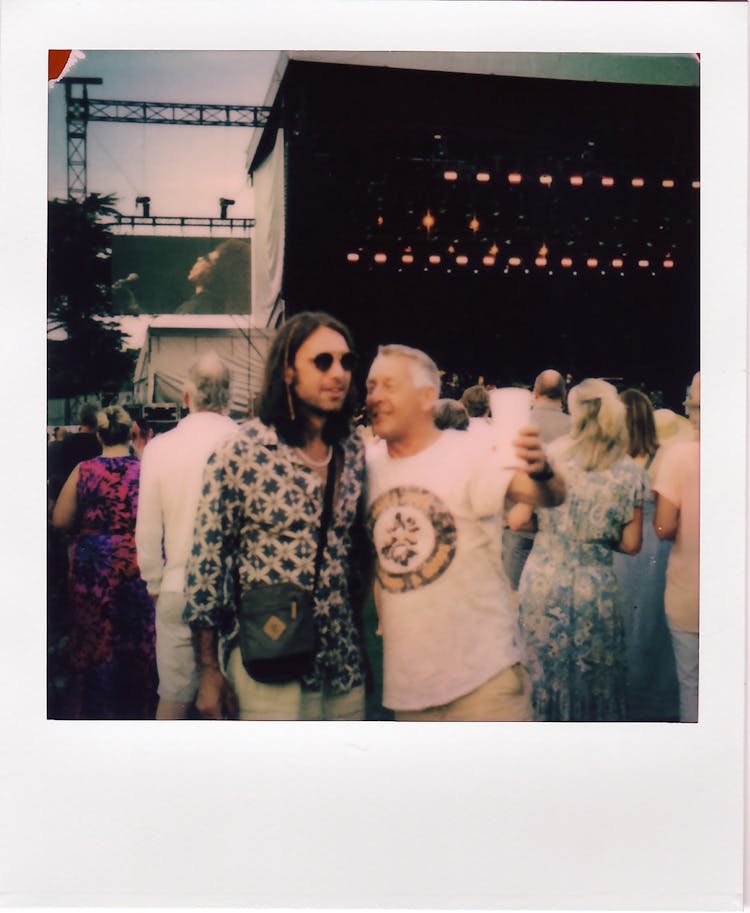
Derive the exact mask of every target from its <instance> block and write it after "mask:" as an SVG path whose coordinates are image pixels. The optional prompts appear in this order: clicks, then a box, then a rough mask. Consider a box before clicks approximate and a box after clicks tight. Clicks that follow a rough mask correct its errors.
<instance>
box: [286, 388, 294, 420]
mask: <svg viewBox="0 0 750 913" xmlns="http://www.w3.org/2000/svg"><path fill="white" fill-rule="evenodd" d="M286 402H287V406H288V407H289V418H290V419H291V420H292V421H295V420H296V416H295V414H294V403H293V402H292V385H291V384H286Z"/></svg>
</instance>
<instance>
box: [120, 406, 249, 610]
mask: <svg viewBox="0 0 750 913" xmlns="http://www.w3.org/2000/svg"><path fill="white" fill-rule="evenodd" d="M237 427H238V426H237V424H236V423H235V422H234V421H232V419H230V418H229V417H228V416H226V415H220V414H218V413H216V412H194V413H191V414H190V415H186V416H185V418H183V419H182V420H181V421H180V422H179V424H178V425H177V427H176V428H173V429H172V430H171V431H167V432H166V433H164V434H160V435H158V436H157V437H155V438H154V439H153V440H152V441H150V442H149V444H148V446H147V447H146V449H145V450H144V451H143V457H142V465H141V479H142V481H141V485H142V487H143V488H145V489H146V490H147V491H150V490H151V487H152V486H158V504H155V503H153V502H152V501H151V499H150V498H149V497H148V494H147V496H146V498H144V499H143V503H142V506H141V510H140V511H139V516H138V530H139V563H140V565H141V573H142V575H143V577H144V579H145V580H146V582H147V583H149V584H153V583H154V581H155V579H158V580H159V586H158V589H157V591H158V590H159V589H161V590H169V591H172V592H179V593H181V592H182V590H183V588H184V585H185V562H186V560H187V556H188V552H189V551H190V547H191V545H192V541H193V522H194V520H195V512H196V509H197V507H198V500H199V498H200V491H201V482H202V479H203V473H204V470H205V468H206V463H207V462H208V458H209V457H210V456H211V454H212V453H213V452H214V450H215V449H216V447H217V445H218V444H219V443H220V442H221V441H222V440H224V439H225V438H227V437H229V436H230V435H232V434H234V433H235V432H236V431H237ZM157 510H158V511H159V514H160V516H159V517H157V516H156V511H157ZM152 520H153V521H155V522H159V523H160V524H161V525H163V530H164V555H165V558H166V562H165V564H164V565H163V568H162V561H161V556H160V555H158V556H156V555H150V554H149V550H148V547H147V546H146V544H145V542H144V539H143V531H144V529H145V526H146V525H147V524H148V523H149V522H151V521H152ZM155 558H156V559H157V561H158V566H157V567H154V566H153V559H155ZM149 559H151V560H149ZM152 591H153V590H152Z"/></svg>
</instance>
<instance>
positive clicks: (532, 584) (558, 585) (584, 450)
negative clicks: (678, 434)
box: [519, 380, 649, 721]
mask: <svg viewBox="0 0 750 913" xmlns="http://www.w3.org/2000/svg"><path fill="white" fill-rule="evenodd" d="M569 406H570V413H571V417H572V420H573V424H572V428H571V432H570V434H569V435H568V436H566V437H564V438H560V439H558V440H557V441H555V442H554V443H553V444H552V445H550V448H549V453H548V456H549V458H550V460H551V461H552V462H553V463H554V464H555V466H556V468H557V469H558V470H559V471H561V472H562V473H563V475H564V476H565V481H566V486H567V496H566V499H565V501H564V503H563V504H561V505H560V506H559V507H554V508H544V509H537V517H538V522H539V532H538V533H537V535H536V538H535V540H534V547H533V549H532V551H531V554H530V556H529V559H528V561H527V562H526V566H525V567H524V571H523V574H522V576H521V582H520V585H519V604H520V615H521V629H522V633H523V637H524V640H525V644H526V649H527V663H528V668H529V671H530V673H531V677H532V682H533V686H534V690H533V698H532V700H533V705H534V714H535V718H536V719H538V720H557V721H569V720H570V721H616V720H623V719H625V715H626V705H625V700H626V690H625V689H626V674H627V669H626V652H625V636H624V627H623V620H622V617H621V614H620V609H619V600H618V592H617V580H616V578H615V575H614V572H613V569H612V553H613V551H615V550H616V551H620V552H623V553H625V554H628V555H633V554H636V553H637V552H638V550H639V549H640V547H641V542H642V536H643V524H642V505H643V500H644V496H645V495H646V493H647V491H648V490H649V484H648V477H647V475H646V473H645V472H644V471H643V469H641V468H640V467H639V466H637V465H636V464H635V462H634V461H633V460H632V459H631V458H630V457H629V456H628V455H627V452H626V449H627V443H628V437H627V430H626V426H625V406H624V405H623V403H622V402H620V400H619V399H618V396H617V391H616V390H615V388H614V387H613V386H611V384H608V383H606V382H605V381H601V380H585V381H583V383H581V384H579V385H578V386H577V387H575V388H574V389H573V390H571V392H570V396H569Z"/></svg>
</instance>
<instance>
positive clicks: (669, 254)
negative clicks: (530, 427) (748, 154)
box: [271, 61, 699, 408]
mask: <svg viewBox="0 0 750 913" xmlns="http://www.w3.org/2000/svg"><path fill="white" fill-rule="evenodd" d="M274 108H275V110H274V113H273V117H272V121H271V123H272V124H276V125H278V126H281V127H283V128H284V130H285V142H286V168H287V185H286V207H287V210H286V248H285V268H284V286H283V295H284V298H285V301H286V306H287V314H288V315H289V314H293V313H296V312H298V311H300V310H304V309H308V308H322V309H325V310H328V311H330V312H332V313H333V314H335V315H337V316H339V317H341V318H342V319H343V320H345V321H346V322H347V323H348V324H349V325H350V326H351V328H352V330H353V332H354V334H355V338H356V340H357V342H358V347H359V349H360V351H361V354H362V356H363V363H367V362H368V360H369V358H370V357H371V356H372V354H373V352H374V349H375V347H376V346H377V344H378V343H387V342H402V343H406V344H411V345H415V346H418V347H420V348H423V349H425V350H426V351H427V352H429V353H430V354H431V355H432V356H433V357H434V358H435V360H436V361H437V362H438V365H439V366H440V367H441V368H442V369H444V370H446V371H448V372H454V371H455V372H460V373H465V374H467V375H471V376H476V375H484V377H485V378H486V380H487V381H489V382H494V383H502V384H504V383H510V382H514V381H522V382H527V383H528V382H530V381H531V380H532V379H533V377H534V376H535V374H536V373H537V371H539V370H541V369H542V368H545V367H549V366H554V367H556V368H558V369H560V370H561V371H563V372H569V373H571V374H572V375H573V377H574V378H575V379H576V380H580V379H582V378H583V377H586V376H607V377H617V378H622V383H623V384H637V383H641V382H642V383H644V384H645V386H646V387H647V388H648V389H649V390H654V389H659V390H662V391H663V392H664V396H665V401H664V404H665V405H669V406H671V407H672V408H679V406H680V403H681V400H682V398H683V396H684V388H685V384H686V382H687V381H688V380H689V378H690V376H691V375H692V373H693V372H694V371H695V370H696V369H697V368H698V365H699V234H698V212H699V189H698V188H697V186H696V183H695V182H697V181H698V179H699V158H698V156H699V90H698V89H697V88H695V87H672V86H653V85H648V86H646V85H629V84H624V85H623V84H613V83H594V82H573V81H567V80H550V79H529V78H517V77H501V76H475V75H463V74H454V73H442V72H440V73H438V72H424V71H415V70H398V69H388V68H376V67H358V66H343V65H336V64H319V63H309V62H301V61H290V63H289V65H288V68H287V71H286V74H285V77H284V80H283V82H282V85H281V87H280V91H279V93H278V95H277V98H276V102H275V106H274ZM446 172H455V175H456V177H455V179H453V180H446V178H445V173H446ZM477 173H480V174H484V175H486V176H488V179H486V178H485V179H484V180H482V179H480V180H477ZM509 175H520V182H519V183H516V182H515V181H516V180H517V179H516V178H511V179H510V180H509ZM543 175H545V176H547V177H545V179H544V182H540V177H541V176H543ZM571 177H573V178H575V179H578V178H580V179H581V181H580V182H577V183H575V184H573V183H571V181H570V178H571ZM603 178H604V179H605V181H604V183H603V182H602V179H603ZM610 179H611V180H610ZM633 179H636V186H633ZM641 182H642V183H641ZM665 182H666V186H665ZM428 210H429V213H430V216H431V217H432V218H433V219H434V223H433V224H430V225H429V230H428V227H426V226H425V224H424V221H423V220H424V218H425V216H426V215H427V212H428ZM377 255H380V256H378V258H377V260H376V256H377ZM383 255H385V259H384V257H383ZM404 256H406V258H407V259H406V261H404V259H403V257H404ZM430 256H432V257H435V256H439V257H440V262H439V263H434V262H432V263H431V262H430V260H429V258H430ZM492 256H494V263H493V264H492V265H488V263H491V261H488V262H485V261H484V258H486V257H492ZM464 257H465V258H466V260H465V261H463V259H462V258H464ZM540 257H544V258H546V263H544V262H543V261H542V260H540V259H539V258H540ZM355 258H358V259H355ZM409 258H412V259H411V260H410V259H409ZM457 258H461V259H459V260H457ZM613 261H615V264H614V265H613ZM620 261H621V263H620ZM665 261H666V263H667V265H666V266H665V265H664V263H665ZM568 262H569V265H567V264H568ZM594 263H595V265H594ZM646 263H647V264H648V265H645V264H646ZM540 264H543V265H540Z"/></svg>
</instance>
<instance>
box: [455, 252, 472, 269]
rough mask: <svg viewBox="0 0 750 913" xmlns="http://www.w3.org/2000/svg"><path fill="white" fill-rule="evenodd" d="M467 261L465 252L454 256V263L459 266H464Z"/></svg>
mask: <svg viewBox="0 0 750 913" xmlns="http://www.w3.org/2000/svg"><path fill="white" fill-rule="evenodd" d="M468 262H469V258H468V257H467V256H466V254H459V255H458V256H457V257H456V263H457V264H458V265H459V266H466V264H467V263H468Z"/></svg>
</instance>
